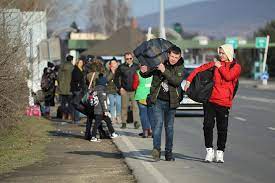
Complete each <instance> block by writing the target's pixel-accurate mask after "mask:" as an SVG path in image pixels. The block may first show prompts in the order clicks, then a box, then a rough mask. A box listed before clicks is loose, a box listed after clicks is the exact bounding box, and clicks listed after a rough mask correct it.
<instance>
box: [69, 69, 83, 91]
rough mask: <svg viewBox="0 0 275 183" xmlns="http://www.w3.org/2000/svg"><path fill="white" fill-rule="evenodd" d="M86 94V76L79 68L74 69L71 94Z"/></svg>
mask: <svg viewBox="0 0 275 183" xmlns="http://www.w3.org/2000/svg"><path fill="white" fill-rule="evenodd" d="M75 91H81V92H84V74H83V71H81V70H80V69H79V68H78V67H77V66H75V67H74V69H73V72H72V79H71V92H75Z"/></svg>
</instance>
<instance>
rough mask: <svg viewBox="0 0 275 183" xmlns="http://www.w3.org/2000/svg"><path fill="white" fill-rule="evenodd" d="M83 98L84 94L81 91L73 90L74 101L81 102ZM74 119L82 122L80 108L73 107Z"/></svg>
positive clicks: (76, 121)
mask: <svg viewBox="0 0 275 183" xmlns="http://www.w3.org/2000/svg"><path fill="white" fill-rule="evenodd" d="M81 98H82V94H81V92H80V91H74V92H73V99H72V100H73V102H75V103H80V101H81ZM73 121H74V122H75V123H79V122H80V112H78V110H76V109H75V108H74V107H73Z"/></svg>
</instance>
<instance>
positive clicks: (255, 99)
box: [237, 95, 275, 104]
mask: <svg viewBox="0 0 275 183" xmlns="http://www.w3.org/2000/svg"><path fill="white" fill-rule="evenodd" d="M237 98H240V99H244V100H250V101H256V102H264V103H271V104H275V100H274V99H267V98H259V97H247V96H240V95H237Z"/></svg>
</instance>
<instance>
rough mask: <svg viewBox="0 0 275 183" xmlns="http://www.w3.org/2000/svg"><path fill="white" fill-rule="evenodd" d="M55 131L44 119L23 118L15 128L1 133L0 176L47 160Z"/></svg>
mask: <svg viewBox="0 0 275 183" xmlns="http://www.w3.org/2000/svg"><path fill="white" fill-rule="evenodd" d="M53 129H54V127H53V126H52V125H51V123H50V121H48V120H46V119H44V118H35V117H23V118H22V120H21V122H18V123H17V125H16V126H15V127H14V128H12V129H9V130H7V131H2V132H0V174H3V173H7V172H10V171H12V170H13V169H15V168H19V167H23V166H27V165H30V164H33V163H34V162H36V161H39V160H42V159H43V158H45V152H44V150H45V147H46V145H47V143H49V142H50V137H49V135H48V131H51V130H53Z"/></svg>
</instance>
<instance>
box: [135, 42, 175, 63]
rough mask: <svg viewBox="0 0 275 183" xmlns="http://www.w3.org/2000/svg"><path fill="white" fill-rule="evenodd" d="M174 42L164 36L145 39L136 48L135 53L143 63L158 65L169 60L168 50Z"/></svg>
mask: <svg viewBox="0 0 275 183" xmlns="http://www.w3.org/2000/svg"><path fill="white" fill-rule="evenodd" d="M173 45H174V44H173V43H171V42H170V41H167V40H165V39H162V38H155V39H150V40H149V41H144V42H143V43H141V44H140V45H139V46H138V47H137V48H136V49H135V50H134V55H135V56H136V58H137V59H138V60H139V63H140V64H141V65H146V66H149V67H152V68H153V67H156V66H158V65H159V64H160V63H164V61H165V60H168V50H169V49H170V48H171V47H172V46H173Z"/></svg>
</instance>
